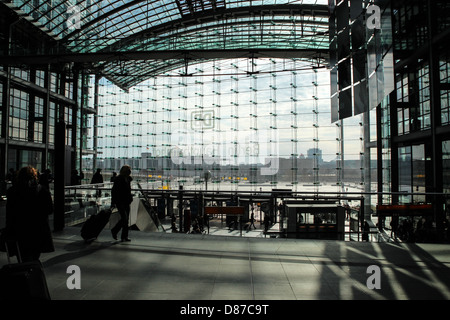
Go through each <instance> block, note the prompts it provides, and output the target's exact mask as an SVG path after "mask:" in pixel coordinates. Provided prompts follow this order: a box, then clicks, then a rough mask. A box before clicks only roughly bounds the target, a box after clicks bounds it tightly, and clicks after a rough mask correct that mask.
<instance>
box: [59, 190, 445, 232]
mask: <svg viewBox="0 0 450 320" xmlns="http://www.w3.org/2000/svg"><path fill="white" fill-rule="evenodd" d="M111 188H112V183H102V184H96V185H92V184H89V185H81V186H68V187H66V188H65V225H66V226H70V225H75V224H80V223H82V222H84V221H85V220H86V219H87V218H88V217H89V216H90V215H92V214H95V213H97V212H98V211H99V210H101V209H103V208H107V207H109V206H110V205H111ZM132 192H133V194H134V197H138V198H140V199H142V200H143V201H146V202H147V204H148V205H149V206H151V207H152V208H154V211H155V212H154V214H155V216H156V219H155V220H156V224H158V223H159V221H158V219H157V217H158V213H157V211H160V210H163V213H162V216H163V217H167V216H169V217H172V219H173V218H175V219H177V220H176V221H177V222H176V225H177V226H179V231H181V232H188V230H186V227H185V226H184V222H185V221H183V219H184V210H185V209H186V208H187V207H188V206H189V204H186V202H187V203H189V202H192V201H199V203H201V205H199V206H198V209H197V210H198V213H199V214H200V215H203V214H204V213H205V211H204V208H205V207H207V206H224V205H228V206H229V205H235V206H239V205H245V206H247V209H246V210H247V211H246V212H247V216H246V217H241V218H240V219H239V221H241V220H242V221H243V223H246V222H248V221H249V219H248V215H249V210H250V208H251V207H253V206H254V205H258V204H259V205H260V206H259V209H260V214H261V212H262V211H265V212H264V213H265V214H267V215H270V216H271V217H272V219H273V221H272V225H271V226H273V225H274V224H276V223H278V222H281V221H282V218H283V212H282V209H281V208H279V207H278V204H279V203H285V202H286V201H290V202H292V201H294V202H295V201H300V202H303V203H304V202H308V201H309V202H315V201H324V200H326V201H331V202H334V203H336V205H344V204H347V203H349V202H350V203H352V204H353V206H356V207H357V210H356V211H355V212H356V213H357V215H356V216H353V217H352V218H348V219H346V221H347V222H346V223H347V225H346V230H345V235H346V239H347V240H355V241H361V240H365V241H384V240H386V236H385V235H383V234H380V232H379V230H378V228H379V227H378V226H376V225H374V224H373V223H372V225H371V226H370V227H369V229H366V230H365V229H364V223H363V221H364V219H367V217H372V216H376V215H377V212H376V207H375V208H374V209H375V211H374V212H368V213H367V214H366V215H364V207H365V205H364V201H365V199H366V197H368V196H376V195H380V194H382V195H383V196H386V195H389V196H393V195H400V194H401V195H408V193H406V192H398V193H377V192H373V193H366V192H293V191H291V190H272V191H232V190H228V191H227V190H221V191H217V190H183V189H179V190H164V189H145V188H144V189H143V188H140V186H139V184H136V183H133V185H132ZM414 195H417V193H414ZM423 195H426V196H429V197H431V196H433V197H435V198H439V199H440V201H442V202H443V203H448V200H449V194H443V193H424V194H423ZM159 201H161V203H163V205H162V209H161V208H158V205H159V204H160V203H159ZM227 202H228V204H227ZM355 202H356V203H355ZM264 204H268V205H267V207H266V208H263V207H262V206H263V205H264ZM383 209H384V210H385V209H386V207H383ZM380 212H381V211H380ZM180 213H183V214H180ZM160 214H161V212H160ZM402 214H404V215H406V216H407V215H408V212H402ZM160 217H161V215H160ZM385 217H386V216H385ZM388 217H389V215H388ZM152 218H155V217H152ZM221 218H222V221H223V217H221ZM431 218H434V217H433V216H431ZM352 219H353V221H352ZM375 219H377V218H375ZM379 219H380V217H379V218H378V220H379ZM369 220H370V218H369ZM370 222H372V221H371V220H370ZM352 224H353V225H352ZM278 226H279V229H278V230H274V229H270V228H268V229H267V230H265V232H262V234H263V235H264V236H277V237H280V236H283V233H284V234H285V233H286V230H283V226H282V223H278ZM226 227H227V226H226ZM269 229H270V230H269ZM449 240H450V239H449Z"/></svg>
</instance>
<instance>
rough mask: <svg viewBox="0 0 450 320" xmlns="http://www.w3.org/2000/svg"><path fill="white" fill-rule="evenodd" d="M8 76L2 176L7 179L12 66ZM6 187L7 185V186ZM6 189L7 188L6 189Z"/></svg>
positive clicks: (4, 99) (4, 97)
mask: <svg viewBox="0 0 450 320" xmlns="http://www.w3.org/2000/svg"><path fill="white" fill-rule="evenodd" d="M7 73H8V75H7V78H6V82H5V84H4V86H3V101H2V105H3V111H2V132H1V136H2V138H4V141H5V143H4V144H3V145H2V150H1V152H2V163H1V165H2V171H1V173H0V177H1V180H2V181H5V176H6V172H8V170H9V168H8V149H9V111H10V103H11V92H10V91H11V90H10V89H11V67H7ZM5 187H6V186H5ZM5 191H6V190H5Z"/></svg>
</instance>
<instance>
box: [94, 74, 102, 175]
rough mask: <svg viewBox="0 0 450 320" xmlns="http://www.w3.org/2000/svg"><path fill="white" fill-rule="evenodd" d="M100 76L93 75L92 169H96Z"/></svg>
mask: <svg viewBox="0 0 450 320" xmlns="http://www.w3.org/2000/svg"><path fill="white" fill-rule="evenodd" d="M99 81H100V77H99V76H98V75H95V84H94V109H95V114H94V137H93V146H92V147H93V149H94V157H93V167H92V169H94V170H95V169H96V168H97V167H98V166H97V151H98V114H99V113H98V94H99V92H98V85H99Z"/></svg>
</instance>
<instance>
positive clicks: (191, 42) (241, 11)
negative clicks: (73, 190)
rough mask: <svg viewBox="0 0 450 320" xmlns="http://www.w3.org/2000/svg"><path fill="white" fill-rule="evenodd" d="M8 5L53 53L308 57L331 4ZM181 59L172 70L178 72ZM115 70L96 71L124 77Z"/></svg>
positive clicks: (152, 1)
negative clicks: (49, 40)
mask: <svg viewBox="0 0 450 320" xmlns="http://www.w3.org/2000/svg"><path fill="white" fill-rule="evenodd" d="M8 5H9V6H10V7H13V9H15V10H20V12H21V13H22V14H25V15H28V16H29V17H30V18H31V20H32V21H33V22H34V23H35V24H37V25H39V26H40V27H41V29H43V30H45V31H46V32H47V33H48V34H49V35H51V36H52V37H53V38H55V39H56V40H57V44H58V45H57V46H56V47H57V50H56V49H55V50H56V52H55V51H53V52H52V53H59V52H63V51H64V52H65V53H67V52H71V53H87V54H89V53H114V54H116V55H117V53H120V52H127V53H128V52H155V51H168V50H170V51H185V52H191V51H193V50H198V51H205V50H206V51H207V50H223V51H231V50H240V49H245V50H286V49H290V50H303V51H306V52H307V53H306V56H307V57H309V55H310V54H311V52H312V53H314V52H320V53H323V52H325V51H327V50H328V42H329V40H328V0H309V1H308V0H260V1H253V0H251V1H239V0H164V1H160V0H105V1H93V0H86V1H75V0H73V1H61V0H59V1H58V0H56V1H55V0H53V1H37V0H26V1H24V0H13V1H12V4H11V3H9V4H8ZM204 58H205V57H202V56H201V54H199V56H198V59H204ZM190 59H193V57H192V56H191V57H190ZM115 60H116V61H117V60H121V59H120V58H116V59H115ZM180 61H181V62H180V63H178V64H173V63H170V62H169V64H173V65H174V66H175V67H179V66H180V65H182V64H183V63H184V62H183V58H182V57H181V59H180ZM152 63H153V62H152ZM142 64H146V63H145V62H142V63H139V65H142ZM163 64H164V63H163ZM114 65H117V63H114V62H107V63H106V62H103V63H100V64H99V65H97V66H101V67H103V68H104V70H105V72H106V70H110V71H111V72H114V73H116V74H117V73H119V72H120V71H122V70H120V69H115V68H114ZM121 67H122V69H123V67H124V66H123V64H122V65H121ZM160 67H161V66H155V70H154V71H155V72H154V73H155V74H156V70H159V69H160ZM135 69H136V68H135ZM144 69H145V72H147V73H148V72H149V71H150V70H149V67H147V68H144ZM164 69H167V63H166V67H164ZM133 82H135V81H133ZM121 85H122V86H124V87H130V86H131V85H132V83H131V82H129V81H127V80H123V81H122V83H121Z"/></svg>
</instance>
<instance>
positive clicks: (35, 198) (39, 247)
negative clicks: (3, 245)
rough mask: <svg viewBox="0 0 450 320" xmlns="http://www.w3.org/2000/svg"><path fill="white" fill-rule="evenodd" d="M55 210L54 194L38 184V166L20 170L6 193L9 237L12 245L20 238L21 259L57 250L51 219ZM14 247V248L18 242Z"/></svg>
mask: <svg viewBox="0 0 450 320" xmlns="http://www.w3.org/2000/svg"><path fill="white" fill-rule="evenodd" d="M52 213H53V201H52V197H51V194H50V192H49V191H48V189H47V188H45V187H43V186H41V185H39V184H38V177H37V171H36V169H34V168H33V167H31V166H27V167H24V168H22V169H20V171H19V172H18V174H17V179H16V183H15V185H14V186H12V187H11V188H9V189H8V192H7V202H6V238H7V239H8V241H9V242H8V243H11V244H13V243H14V242H15V241H17V243H18V246H19V249H20V254H21V257H22V261H33V260H38V259H39V257H40V255H41V253H43V252H52V251H55V248H54V245H53V239H52V234H51V231H50V226H49V222H48V216H49V215H50V214H52ZM8 248H11V245H10V246H8ZM11 249H12V250H13V251H14V250H15V245H14V246H13V247H12V248H11Z"/></svg>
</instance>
